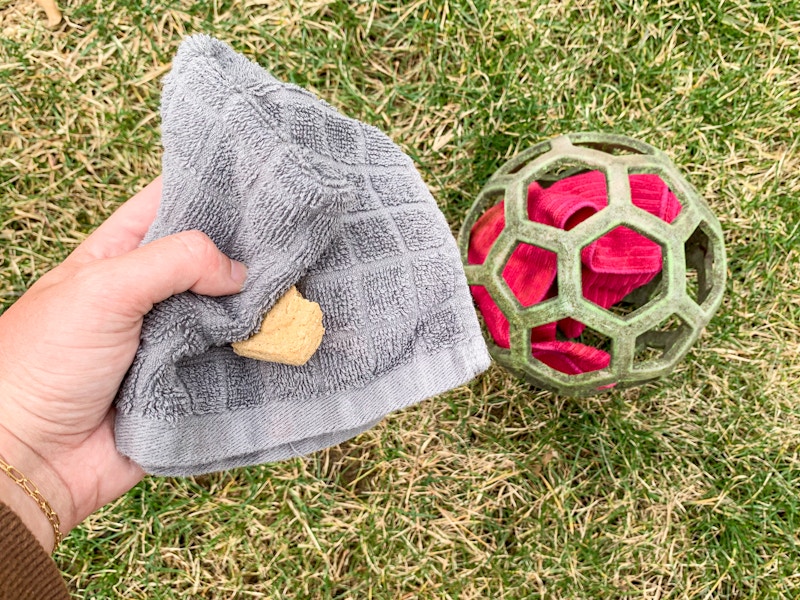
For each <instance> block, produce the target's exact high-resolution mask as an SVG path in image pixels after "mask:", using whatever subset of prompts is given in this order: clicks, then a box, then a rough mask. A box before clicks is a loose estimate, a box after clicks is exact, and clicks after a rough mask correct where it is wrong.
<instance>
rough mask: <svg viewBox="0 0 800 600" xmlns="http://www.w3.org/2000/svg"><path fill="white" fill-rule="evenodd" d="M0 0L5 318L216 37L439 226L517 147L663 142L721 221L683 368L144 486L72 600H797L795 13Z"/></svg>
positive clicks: (64, 549) (498, 378) (496, 393)
mask: <svg viewBox="0 0 800 600" xmlns="http://www.w3.org/2000/svg"><path fill="white" fill-rule="evenodd" d="M60 4H61V6H62V8H63V10H64V12H65V14H66V16H67V18H68V21H67V23H66V25H64V26H62V27H61V28H60V29H59V30H57V31H56V32H51V31H49V30H48V29H47V28H46V26H45V24H46V19H45V18H44V14H43V13H42V12H41V11H40V9H38V7H37V5H36V4H35V3H34V1H33V0H0V248H2V252H1V253H0V261H1V263H0V264H1V266H0V310H2V308H5V307H7V306H9V305H10V304H11V303H13V302H14V300H15V299H16V298H18V297H19V295H20V294H22V293H23V292H24V291H25V289H26V288H27V287H28V286H29V285H30V284H31V283H32V282H33V281H34V280H35V279H36V278H37V277H39V276H40V275H42V274H43V273H44V272H46V271H47V270H48V269H49V268H51V267H53V266H54V265H56V264H57V263H58V262H59V261H61V260H62V259H63V258H64V257H65V256H66V255H67V254H68V253H69V251H70V250H71V249H73V248H74V247H75V246H76V245H77V244H78V243H79V242H80V241H81V240H82V239H83V238H84V237H85V236H86V234H87V233H88V232H90V231H91V230H92V229H93V228H94V227H96V226H97V225H99V224H100V223H101V222H102V221H103V220H104V219H105V218H106V217H108V215H109V214H110V213H111V212H112V211H113V210H114V208H115V207H117V206H118V205H119V203H120V202H122V201H124V200H125V199H127V198H128V197H130V196H131V195H132V194H133V193H134V192H135V191H137V190H138V189H140V188H141V187H143V186H144V185H145V183H146V182H148V181H149V180H150V179H152V178H153V177H155V176H156V175H157V174H158V173H159V171H160V153H161V148H160V132H159V124H160V119H159V115H158V106H159V95H160V81H161V78H162V76H163V75H164V74H165V73H166V72H167V71H168V70H169V67H170V60H171V58H172V56H173V54H174V52H175V50H176V48H177V45H178V44H179V42H180V40H181V39H182V38H183V36H184V35H186V34H189V33H193V32H207V33H211V34H214V35H215V36H217V37H219V38H221V39H223V40H225V41H227V42H229V43H230V44H232V45H233V46H234V47H235V48H236V49H237V50H239V51H241V52H243V53H245V54H246V55H248V56H249V57H251V58H253V59H254V60H256V61H258V62H259V63H260V64H261V65H263V66H264V67H266V68H268V69H269V70H270V71H271V72H272V73H274V74H275V75H276V76H277V77H279V78H281V79H284V80H288V81H292V82H294V83H297V84H299V85H302V86H305V87H307V88H309V89H311V90H312V91H314V92H315V93H316V94H317V95H319V96H320V97H322V98H324V99H325V100H327V101H328V102H330V103H331V104H333V105H334V106H336V107H337V108H338V109H339V110H341V111H342V112H344V113H346V114H347V115H349V116H352V117H356V118H359V119H362V120H364V121H366V122H368V123H371V124H373V125H375V126H377V127H379V128H381V129H382V130H383V131H385V132H386V133H387V134H388V135H390V136H391V137H392V138H393V139H394V140H395V141H396V142H397V143H398V144H399V145H400V146H401V147H402V148H403V150H405V151H406V152H407V153H408V154H409V155H410V156H411V157H412V158H413V159H414V160H415V161H416V163H417V165H418V168H419V169H420V172H421V173H422V175H423V177H424V179H425V181H426V182H427V184H428V185H429V187H430V189H431V191H432V192H433V194H434V196H435V197H436V199H437V201H438V203H439V206H440V207H441V209H442V211H443V212H444V213H445V215H446V216H447V218H448V220H449V221H450V224H451V226H452V228H453V230H454V231H457V229H458V227H459V226H460V224H461V221H462V220H463V218H464V215H465V214H466V211H467V209H468V208H469V206H470V204H471V203H472V201H473V200H474V198H475V196H476V194H477V193H478V191H479V190H480V188H481V186H482V185H483V184H484V183H485V181H486V180H487V179H488V177H489V176H490V175H491V174H492V172H493V171H494V170H495V169H496V168H497V167H499V166H500V165H501V164H502V163H503V162H505V161H506V160H507V159H508V158H510V157H511V156H513V155H514V154H516V153H517V152H519V151H521V150H524V149H525V148H527V147H529V146H530V145H532V144H534V143H536V142H538V141H540V140H543V139H547V138H550V137H553V136H555V135H558V134H561V133H567V132H572V131H589V130H600V131H607V132H614V133H621V134H627V135H631V136H634V137H637V138H640V139H642V140H644V141H646V142H649V143H651V144H653V145H655V146H657V147H659V148H661V149H663V150H664V151H665V152H667V154H669V155H670V157H671V158H672V159H673V160H674V161H675V163H676V164H677V165H679V167H680V169H681V170H682V171H683V173H685V174H686V176H687V178H688V179H689V180H690V181H691V182H692V183H693V184H694V185H695V187H696V188H697V189H698V190H699V191H700V193H701V194H702V195H703V196H704V197H705V199H706V200H707V202H708V203H709V205H710V206H711V208H712V210H713V211H714V212H715V213H716V214H717V215H718V217H719V219H720V221H721V223H722V226H723V229H724V231H725V241H726V246H727V252H728V259H729V271H728V282H727V290H726V295H725V298H724V300H723V303H722V307H721V308H720V310H719V313H718V314H717V315H716V317H715V318H714V319H713V321H712V322H711V324H710V325H709V327H708V328H707V329H706V331H705V333H704V334H703V336H702V337H701V338H700V340H699V341H698V343H697V344H696V345H695V347H694V348H693V349H692V351H691V352H690V354H689V355H688V356H687V358H686V359H685V360H684V361H683V362H682V363H681V365H680V366H679V368H677V369H676V371H675V372H674V373H673V374H672V375H671V376H669V377H668V378H667V379H665V380H663V381H661V382H659V383H656V384H651V385H649V386H647V387H644V388H639V389H632V390H627V391H620V390H617V391H610V392H607V393H604V394H602V395H600V396H596V397H593V398H590V399H579V400H576V399H570V398H566V397H560V396H556V395H553V394H550V393H545V392H542V391H539V390H537V389H535V388H533V387H531V386H530V385H528V384H526V383H524V382H522V381H520V380H517V379H515V378H514V377H512V376H510V375H509V374H508V373H506V372H505V371H503V370H502V369H500V368H499V367H496V366H495V367H492V368H491V369H490V370H489V371H488V372H486V373H485V374H483V375H482V376H480V377H478V378H477V379H475V380H474V381H472V382H471V383H470V384H469V385H467V386H465V387H462V388H459V389H457V390H454V391H453V392H451V393H449V394H447V395H444V396H441V397H438V398H434V399H430V400H427V401H425V402H423V403H422V404H420V405H418V406H416V407H414V408H411V409H408V410H405V411H402V412H400V413H397V414H394V415H392V416H391V417H389V418H387V419H386V420H385V421H384V422H383V423H382V424H381V425H379V426H378V427H376V428H374V429H373V430H371V431H369V432H367V433H364V434H362V435H360V436H359V437H357V438H355V439H354V440H351V441H350V442H347V443H345V444H342V445H341V446H338V447H335V448H332V449H330V450H327V451H323V452H319V453H316V454H314V455H312V456H309V457H307V458H304V459H295V460H290V461H287V462H283V463H277V464H269V465H264V466H260V467H253V468H246V469H236V470H233V471H230V472H225V473H219V474H214V475H210V476H203V477H196V478H186V479H179V478H147V479H145V481H144V482H142V483H141V484H140V485H139V486H137V487H136V488H134V489H133V490H132V491H131V492H130V493H128V494H127V495H126V496H124V497H123V498H121V499H120V500H118V501H117V502H115V503H114V504H113V505H111V506H109V507H107V508H106V509H105V510H103V511H102V512H100V513H98V514H96V515H94V516H92V517H91V518H90V519H89V520H88V521H86V522H85V523H84V524H83V526H81V527H80V528H78V529H76V530H75V531H73V532H72V534H71V535H70V536H69V537H68V538H67V540H66V541H65V542H64V544H63V545H62V546H61V548H60V550H59V551H58V553H57V554H56V560H57V562H58V565H59V567H60V568H61V570H62V571H63V573H64V576H65V578H66V579H67V580H68V583H69V586H70V588H71V589H72V590H73V592H74V595H75V597H76V598H115V597H125V598H157V599H171V598H176V599H177V598H206V599H212V598H213V599H217V598H220V599H223V598H225V599H234V598H235V599H245V598H298V599H300V598H308V599H317V598H320V599H331V600H332V599H338V600H345V599H361V598H369V599H389V598H392V599H395V598H397V599H411V598H448V599H450V598H452V599H456V598H459V599H472V598H475V599H477V598H492V599H493V598H556V599H562V598H563V599H581V600H584V599H607V598H608V599H612V598H620V599H622V598H630V599H634V598H636V599H638V598H641V599H653V600H655V599H658V600H665V599H678V598H692V599H695V598H697V599H705V598H731V599H745V598H754V599H755V598H765V599H766V598H787V599H792V598H800V538H799V537H798V535H799V534H798V532H799V531H800V341H799V340H800V283H798V281H799V280H800V274H799V272H798V264H800V133H798V130H799V129H800V2H798V1H797V0H786V1H782V2H779V1H778V0H766V1H764V2H744V1H730V2H727V1H725V0H717V1H716V2H712V1H710V0H651V1H648V0H630V1H627V0H616V1H608V2H605V1H602V0H575V1H563V2H562V1H557V0H555V1H544V0H502V1H500V0H414V1H412V2H400V1H394V2H393V1H388V0H372V1H367V0H365V1H363V2H346V1H341V0H339V1H330V0H314V1H312V0H308V1H304V0H292V1H289V0H247V1H232V0H213V1H209V2H198V3H195V2H189V1H188V0H185V1H177V0H175V1H170V2H141V3H140V2H135V1H133V0H106V1H105V2H99V1H98V0H82V1H79V0H69V1H66V0H61V2H60Z"/></svg>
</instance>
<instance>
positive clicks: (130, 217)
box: [67, 175, 162, 262]
mask: <svg viewBox="0 0 800 600" xmlns="http://www.w3.org/2000/svg"><path fill="white" fill-rule="evenodd" d="M161 189H162V181H161V176H160V175H159V176H158V177H156V178H155V179H154V180H153V181H152V182H150V183H149V184H148V185H147V186H146V187H145V188H144V189H143V190H141V191H140V192H139V193H138V194H136V195H135V196H134V197H133V198H131V199H130V200H128V201H127V202H125V203H124V204H123V205H122V206H120V207H119V208H118V209H117V210H116V211H115V212H114V214H112V215H111V216H110V217H109V218H108V219H107V220H106V221H105V222H104V223H103V224H102V225H100V227H98V228H97V229H96V230H95V231H94V232H93V233H92V234H91V235H90V236H89V237H88V238H86V239H85V240H84V241H83V243H82V244H81V245H80V246H78V248H76V249H75V251H74V252H73V253H72V254H71V255H70V257H69V258H68V259H67V260H68V261H81V262H86V261H89V260H95V259H98V258H112V257H114V256H119V255H121V254H125V253H126V252H130V251H131V250H133V249H135V248H136V247H138V246H139V244H140V243H141V242H142V239H143V238H144V235H145V233H147V229H148V228H149V227H150V224H151V223H152V222H153V219H155V217H156V212H157V211H158V205H159V204H160V203H161Z"/></svg>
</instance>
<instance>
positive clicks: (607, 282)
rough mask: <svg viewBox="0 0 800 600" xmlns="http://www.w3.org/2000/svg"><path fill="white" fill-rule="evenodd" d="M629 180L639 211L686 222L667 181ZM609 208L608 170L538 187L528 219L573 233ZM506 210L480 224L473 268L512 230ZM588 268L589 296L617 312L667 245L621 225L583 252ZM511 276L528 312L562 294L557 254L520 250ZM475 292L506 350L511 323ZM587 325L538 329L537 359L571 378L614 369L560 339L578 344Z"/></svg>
mask: <svg viewBox="0 0 800 600" xmlns="http://www.w3.org/2000/svg"><path fill="white" fill-rule="evenodd" d="M629 180H630V187H631V200H632V201H633V204H634V205H635V206H638V207H639V208H641V209H642V210H646V211H647V212H649V213H650V214H652V215H655V216H657V217H659V218H660V219H662V220H664V221H665V222H667V223H671V222H672V221H673V220H674V219H675V217H677V216H678V213H679V212H680V208H681V207H680V204H679V203H678V200H677V198H676V197H675V195H674V194H673V193H672V192H671V191H670V189H669V187H668V186H667V185H666V184H665V183H664V182H663V181H662V180H661V178H660V177H658V176H657V175H631V176H630V177H629ZM606 206H608V193H607V190H606V180H605V175H603V173H602V172H600V171H590V172H587V173H582V174H580V175H574V176H572V177H567V178H565V179H562V180H560V181H557V182H556V183H554V184H553V185H551V186H549V187H547V188H543V187H542V186H541V185H539V183H538V182H533V183H532V184H531V185H530V186H529V187H528V218H529V219H530V220H531V221H535V222H537V223H542V224H544V225H549V226H551V227H557V228H559V229H564V230H566V231H569V230H570V229H572V228H573V227H575V226H577V225H578V224H580V223H582V222H583V221H585V220H586V219H588V218H589V217H591V216H592V215H593V214H595V213H597V212H599V211H601V210H602V209H603V208H605V207H606ZM504 209H505V206H504V203H503V202H500V203H499V204H496V205H495V206H493V207H491V208H490V209H489V210H487V211H486V213H484V214H483V215H482V216H481V218H480V219H478V221H477V222H476V223H475V225H474V226H473V228H472V232H471V236H470V244H469V251H468V256H467V261H468V262H469V263H470V264H483V262H484V261H485V260H486V256H487V254H488V253H489V250H490V249H491V247H492V245H493V244H494V242H495V241H496V240H497V238H498V237H499V235H500V232H501V231H502V230H503V227H504V226H505V217H504V212H503V211H504ZM581 263H582V286H583V295H584V297H585V298H587V299H588V300H591V301H592V302H594V303H595V304H598V305H599V306H602V307H603V308H609V307H610V306H612V305H614V304H616V303H617V302H619V301H620V300H622V299H623V298H624V297H625V296H627V295H628V294H629V293H630V292H631V291H633V290H635V289H636V288H638V287H641V286H643V285H645V284H646V283H648V282H649V281H651V280H652V279H653V277H655V276H656V275H657V274H658V273H659V272H660V271H661V247H660V246H659V245H658V244H657V243H655V242H653V241H652V240H650V239H648V238H646V237H645V236H643V235H641V234H639V233H637V232H635V231H633V230H631V229H628V228H627V227H617V228H616V229H613V230H611V231H610V232H608V233H607V234H605V235H603V236H602V237H600V238H599V239H597V240H595V241H594V242H592V243H591V244H589V245H588V246H586V247H585V248H584V249H583V250H582V251H581ZM503 278H504V279H505V281H506V283H507V284H508V286H509V287H510V288H511V290H512V291H513V292H514V295H515V296H516V297H517V299H518V300H519V301H520V303H521V304H522V305H523V306H532V305H534V304H537V303H539V302H542V301H544V300H547V299H548V298H552V297H554V296H555V295H556V293H557V268H556V255H555V253H553V252H551V251H549V250H545V249H543V248H538V247H536V246H531V245H529V244H520V245H518V246H517V248H516V249H515V250H514V252H513V253H512V254H511V257H510V258H509V260H508V262H507V263H506V266H505V267H504V269H503ZM470 290H471V291H472V296H473V298H474V299H475V302H476V304H477V305H478V310H480V312H481V314H482V315H483V318H484V320H485V321H486V325H487V328H488V329H489V333H490V334H491V336H492V339H494V341H495V343H496V344H497V345H498V346H500V347H502V348H508V347H509V345H510V344H509V331H508V329H509V325H508V319H506V317H505V316H504V315H503V313H502V312H500V309H499V308H498V307H497V305H496V304H495V303H494V300H492V298H491V296H490V295H489V293H488V291H487V290H486V289H485V288H484V287H482V286H471V287H470ZM584 327H585V326H584V325H583V324H582V323H579V322H578V321H575V320H573V319H562V320H561V321H559V322H558V324H557V325H556V323H548V324H547V325H543V326H541V327H537V328H536V329H534V330H533V332H532V334H531V352H532V354H533V356H534V357H535V358H537V359H539V360H541V361H542V362H543V363H545V364H547V365H549V366H550V367H552V368H553V369H556V370H558V371H560V372H562V373H568V374H571V375H574V374H578V373H585V372H588V371H596V370H598V369H603V368H605V367H607V366H608V364H609V361H610V359H611V357H610V356H609V354H608V353H607V352H604V351H602V350H599V349H597V348H594V347H592V346H586V345H584V344H580V343H578V342H573V341H563V340H558V339H557V330H559V331H560V332H561V334H563V336H564V337H566V338H576V337H578V336H580V335H581V333H582V332H583V329H584Z"/></svg>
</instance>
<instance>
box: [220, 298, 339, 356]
mask: <svg viewBox="0 0 800 600" xmlns="http://www.w3.org/2000/svg"><path fill="white" fill-rule="evenodd" d="M324 333H325V329H324V328H323V327H322V310H321V309H320V307H319V304H317V303H316V302H311V301H310V300H306V299H305V298H303V297H302V296H301V295H300V292H298V291H297V288H296V287H294V286H292V287H291V288H289V291H288V292H286V293H285V294H284V295H283V296H282V297H281V299H280V300H278V301H277V302H276V303H275V306H273V307H272V310H270V311H269V312H268V313H267V314H266V316H265V317H264V320H263V321H262V322H261V329H259V330H258V331H257V332H256V333H255V334H254V335H253V336H252V337H250V338H248V339H246V340H243V341H241V342H234V343H233V344H231V346H232V347H233V351H234V352H236V354H238V355H239V356H244V357H245V358H253V359H255V360H263V361H267V362H276V363H281V364H284V365H292V366H294V367H299V366H300V365H304V364H306V363H307V362H308V359H309V358H311V356H312V355H313V354H314V352H316V351H317V348H319V345H320V343H321V342H322V335H323V334H324Z"/></svg>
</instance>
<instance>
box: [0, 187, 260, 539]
mask: <svg viewBox="0 0 800 600" xmlns="http://www.w3.org/2000/svg"><path fill="white" fill-rule="evenodd" d="M160 198H161V178H160V177H159V178H158V179H156V180H155V181H153V182H152V183H151V184H150V185H148V186H147V187H146V188H145V189H144V190H142V191H141V192H139V193H138V194H137V195H136V196H134V197H133V198H132V199H131V200H129V201H128V202H126V203H125V204H124V205H123V206H121V207H120V208H119V209H118V210H117V211H116V212H115V213H114V214H113V215H112V216H111V217H110V218H109V219H108V220H107V221H106V222H105V223H103V224H102V225H101V226H100V227H99V228H98V229H97V230H96V231H95V232H94V233H93V234H92V235H91V236H89V237H88V238H87V239H86V240H85V241H84V242H83V243H82V244H81V245H80V246H79V247H78V248H76V249H75V251H74V252H73V253H72V254H70V256H69V257H68V258H67V259H66V260H65V261H64V262H63V263H62V264H61V265H59V266H58V267H56V268H55V269H53V270H52V271H50V272H48V273H47V274H45V275H44V276H42V277H41V278H40V279H39V280H38V281H37V282H36V283H35V284H34V285H33V286H31V288H30V289H29V290H28V291H27V292H26V293H25V294H24V295H23V296H22V297H21V298H20V299H19V300H18V301H17V302H16V303H15V304H14V305H13V306H11V307H10V308H9V309H8V310H7V311H6V312H5V313H4V314H3V315H2V316H0V457H2V458H4V459H5V461H6V462H8V463H9V464H11V465H13V466H15V467H16V468H17V469H19V470H20V471H21V472H22V473H24V474H25V475H26V476H27V477H28V478H29V479H30V480H31V481H33V482H34V483H36V484H37V486H38V487H39V489H40V490H41V492H42V493H43V495H44V497H45V498H46V499H47V500H48V501H49V502H50V504H51V505H52V507H53V509H54V510H55V511H56V513H58V515H59V517H60V519H61V524H62V526H61V530H62V532H64V533H66V532H68V531H69V530H70V529H72V528H73V527H74V526H75V525H77V524H78V523H80V522H81V521H82V520H83V519H84V518H86V517H87V516H88V515H89V514H91V513H92V512H94V511H95V510H97V509H98V508H100V507H101V506H103V505H104V504H107V503H108V502H110V501H111V500H113V499H114V498H116V497H118V496H120V495H121V494H123V493H125V492H126V491H127V490H129V489H130V488H131V487H133V486H134V485H135V484H136V483H137V482H138V481H139V480H141V478H142V477H143V475H144V473H143V471H142V470H141V468H140V467H139V466H138V465H136V464H135V463H133V462H132V461H130V460H129V459H127V458H125V457H123V456H122V455H120V454H119V453H118V452H117V450H116V447H115V444H114V409H113V407H112V406H111V403H112V401H113V399H114V397H115V395H116V393H117V389H118V388H119V386H120V384H121V382H122V380H123V377H124V376H125V373H126V371H127V370H128V368H129V367H130V365H131V362H132V361H133V357H134V355H135V353H136V349H137V347H138V345H139V333H140V330H141V325H142V318H143V317H144V315H145V314H146V313H147V312H148V311H149V310H150V309H151V308H152V306H153V304H155V303H157V302H160V301H162V300H164V299H166V298H168V297H169V296H172V295H174V294H177V293H180V292H184V291H186V290H192V291H193V292H196V293H198V294H205V295H209V296H222V295H227V294H235V293H237V292H239V291H240V290H241V288H242V285H243V284H244V280H245V278H246V275H247V271H246V269H245V267H244V265H242V264H241V263H238V262H236V261H232V260H230V259H229V258H227V257H226V256H225V255H224V254H222V253H221V252H220V251H219V250H218V249H217V248H216V247H215V246H214V244H213V242H212V241H211V240H210V239H209V238H208V237H207V236H205V235H204V234H202V233H200V232H197V231H189V232H183V233H179V234H176V235H173V236H169V237H166V238H163V239H160V240H156V241H154V242H151V243H149V244H146V245H144V246H141V247H139V244H140V243H141V241H142V239H143V237H144V234H145V232H146V231H147V229H148V227H149V226H150V224H151V223H152V221H153V219H154V218H155V214H156V210H157V208H158V204H159V201H160ZM0 500H2V501H3V502H5V503H6V504H8V505H9V506H10V507H11V508H12V509H14V510H15V511H16V512H17V513H18V514H19V515H20V517H21V518H22V519H23V520H24V521H25V522H26V524H27V525H28V527H29V528H30V529H31V531H33V533H34V534H35V535H36V536H37V538H38V539H39V540H40V542H41V543H42V545H43V546H44V547H45V548H50V547H52V545H53V537H54V536H53V531H52V527H51V526H50V524H49V523H48V521H47V520H46V519H45V517H44V514H43V513H42V512H41V511H40V510H39V508H38V506H37V505H36V504H35V503H34V502H33V500H32V499H30V498H28V497H27V495H25V493H24V492H23V491H22V490H21V489H19V488H18V487H17V486H16V485H15V484H14V483H13V481H11V480H10V479H9V478H8V477H5V476H4V475H3V474H2V473H0Z"/></svg>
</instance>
